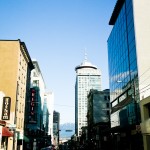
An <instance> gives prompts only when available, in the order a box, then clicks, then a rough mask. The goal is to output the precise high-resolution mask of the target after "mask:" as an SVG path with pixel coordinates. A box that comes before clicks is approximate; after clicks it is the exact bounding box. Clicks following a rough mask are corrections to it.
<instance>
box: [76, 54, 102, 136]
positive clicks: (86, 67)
mask: <svg viewBox="0 0 150 150" xmlns="http://www.w3.org/2000/svg"><path fill="white" fill-rule="evenodd" d="M75 71H76V83H75V133H76V135H77V136H79V135H81V127H84V126H87V95H88V93H89V91H90V89H96V90H99V91H100V90H101V72H100V70H99V69H98V68H97V67H96V66H94V65H92V64H91V63H90V62H89V61H87V58H86V56H85V60H84V61H83V62H82V63H81V65H79V66H77V67H76V68H75Z"/></svg>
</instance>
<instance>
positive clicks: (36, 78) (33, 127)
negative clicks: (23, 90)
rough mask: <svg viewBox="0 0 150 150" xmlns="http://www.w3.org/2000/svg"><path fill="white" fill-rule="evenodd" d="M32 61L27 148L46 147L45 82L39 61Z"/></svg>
mask: <svg viewBox="0 0 150 150" xmlns="http://www.w3.org/2000/svg"><path fill="white" fill-rule="evenodd" d="M32 63H33V65H34V69H33V70H32V72H31V82H30V95H29V99H28V101H26V106H27V107H26V115H25V116H26V120H25V135H26V136H27V137H28V138H29V142H28V143H26V145H24V146H25V148H26V149H35V148H37V147H38V148H41V146H43V147H44V145H41V143H43V140H44V139H43V137H44V136H45V135H46V133H45V128H44V125H43V106H44V92H45V82H44V79H43V77H42V73H41V70H40V67H39V64H38V61H36V60H32ZM46 114H47V113H46ZM44 115H45V114H44ZM44 142H45V141H44Z"/></svg>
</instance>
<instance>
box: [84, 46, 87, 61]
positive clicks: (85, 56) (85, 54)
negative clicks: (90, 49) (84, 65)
mask: <svg viewBox="0 0 150 150" xmlns="http://www.w3.org/2000/svg"><path fill="white" fill-rule="evenodd" d="M84 61H87V53H86V48H85V49H84Z"/></svg>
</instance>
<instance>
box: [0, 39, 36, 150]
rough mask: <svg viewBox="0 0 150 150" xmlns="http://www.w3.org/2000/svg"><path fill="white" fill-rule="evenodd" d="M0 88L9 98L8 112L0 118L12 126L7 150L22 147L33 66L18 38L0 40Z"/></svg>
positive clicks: (22, 43) (25, 48)
mask: <svg viewBox="0 0 150 150" xmlns="http://www.w3.org/2000/svg"><path fill="white" fill-rule="evenodd" d="M0 64H1V65H0V70H1V71H0V89H1V90H2V91H3V92H4V93H5V96H6V97H9V98H10V103H11V105H10V114H8V116H4V118H2V119H3V120H4V121H5V120H6V122H7V125H6V126H8V127H9V128H12V127H13V133H14V136H13V139H12V138H8V145H7V148H8V149H9V150H16V149H22V144H23V137H24V113H25V101H26V98H27V95H28V94H29V91H28V90H29V89H28V81H29V80H30V72H31V70H32V69H33V68H34V66H33V64H32V61H31V58H30V55H29V53H28V50H27V47H26V45H25V43H24V42H21V41H20V40H1V41H0Z"/></svg>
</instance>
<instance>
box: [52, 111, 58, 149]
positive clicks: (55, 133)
mask: <svg viewBox="0 0 150 150" xmlns="http://www.w3.org/2000/svg"><path fill="white" fill-rule="evenodd" d="M59 132H60V113H59V112H57V111H55V110H54V111H53V145H55V147H56V148H58V146H59V135H60V133H59Z"/></svg>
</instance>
